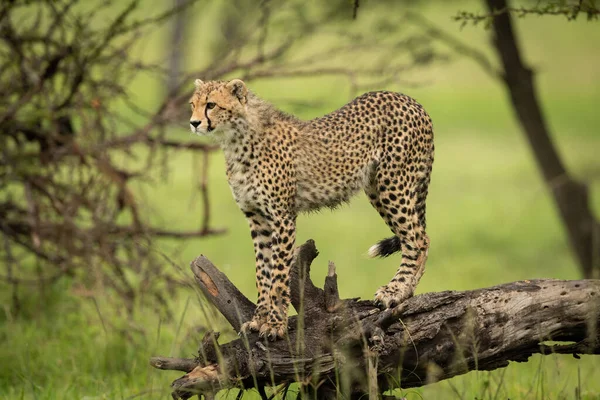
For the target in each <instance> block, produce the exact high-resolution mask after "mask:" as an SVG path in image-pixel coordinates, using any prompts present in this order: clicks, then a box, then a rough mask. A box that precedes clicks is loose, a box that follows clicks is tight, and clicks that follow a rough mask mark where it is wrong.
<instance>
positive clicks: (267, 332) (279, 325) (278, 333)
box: [258, 321, 287, 341]
mask: <svg viewBox="0 0 600 400" xmlns="http://www.w3.org/2000/svg"><path fill="white" fill-rule="evenodd" d="M286 333H287V321H285V322H283V321H281V322H279V321H278V322H266V323H264V324H262V326H261V327H260V330H259V332H258V335H259V336H260V337H261V338H265V337H266V338H267V339H269V340H271V341H274V340H277V339H281V338H283V337H284V336H285V334H286Z"/></svg>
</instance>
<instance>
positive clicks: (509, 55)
mask: <svg viewBox="0 0 600 400" xmlns="http://www.w3.org/2000/svg"><path fill="white" fill-rule="evenodd" d="M485 3H486V5H487V7H488V10H489V12H490V14H492V15H494V12H496V11H500V10H507V9H508V4H507V0H485ZM492 29H493V32H494V41H493V42H494V46H495V48H496V51H497V53H498V55H499V57H500V60H501V62H502V66H503V70H504V71H503V72H504V83H505V85H506V88H507V90H508V92H509V94H510V98H511V101H512V105H513V109H514V111H515V113H516V115H517V118H518V119H519V122H520V123H521V126H522V128H523V132H524V133H525V136H526V137H527V140H528V141H529V145H530V146H531V149H532V151H533V154H534V156H535V159H536V161H537V164H538V167H539V169H540V170H541V172H542V174H543V176H544V181H545V183H546V185H547V186H548V188H549V189H550V191H551V193H552V195H553V197H554V201H555V203H556V205H557V207H558V210H559V213H560V216H561V219H562V221H563V224H564V225H565V227H566V231H567V235H568V237H569V241H570V243H571V248H572V249H573V252H574V253H575V255H576V257H577V260H578V262H579V265H580V267H581V271H582V273H583V276H584V277H586V278H599V277H600V223H598V221H597V220H596V219H595V218H594V215H593V214H592V210H591V207H590V204H589V195H588V189H587V186H586V185H585V184H583V183H581V182H577V181H576V180H574V179H573V178H572V177H571V176H569V174H568V173H567V171H566V170H565V167H564V165H563V163H562V161H561V159H560V156H559V155H558V152H557V151H556V149H555V146H554V144H553V143H552V139H551V137H550V132H549V129H548V127H547V125H546V121H545V118H544V116H543V112H542V109H541V107H540V104H539V102H538V99H537V94H536V89H535V82H534V78H533V71H532V70H531V68H529V67H528V66H526V65H525V64H524V62H523V60H522V57H521V53H520V50H519V46H518V43H517V38H516V36H515V32H514V29H513V26H512V20H511V14H510V12H508V11H507V12H502V13H499V14H498V15H496V16H493V17H492Z"/></svg>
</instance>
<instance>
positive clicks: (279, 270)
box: [260, 213, 296, 340]
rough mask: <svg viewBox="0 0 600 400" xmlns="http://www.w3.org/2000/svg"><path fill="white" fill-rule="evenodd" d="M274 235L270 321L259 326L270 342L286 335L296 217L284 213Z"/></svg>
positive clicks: (280, 216) (278, 218) (277, 221)
mask: <svg viewBox="0 0 600 400" xmlns="http://www.w3.org/2000/svg"><path fill="white" fill-rule="evenodd" d="M272 230H273V233H272V236H271V248H272V255H271V260H272V262H271V267H272V268H271V287H270V292H269V314H268V316H267V322H266V323H264V324H263V325H262V326H261V327H260V336H266V337H268V338H269V339H271V340H275V339H277V338H282V337H284V336H285V334H286V332H287V327H288V317H287V313H288V307H289V304H290V278H289V271H290V266H291V264H292V259H293V257H294V251H293V250H294V243H295V241H296V218H295V216H293V215H290V214H287V213H284V214H282V215H281V214H280V215H277V216H276V217H275V218H274V219H273V222H272Z"/></svg>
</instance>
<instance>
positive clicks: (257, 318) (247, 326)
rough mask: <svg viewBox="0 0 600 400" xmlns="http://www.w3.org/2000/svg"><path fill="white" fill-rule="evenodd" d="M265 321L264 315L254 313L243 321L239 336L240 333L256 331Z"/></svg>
mask: <svg viewBox="0 0 600 400" xmlns="http://www.w3.org/2000/svg"><path fill="white" fill-rule="evenodd" d="M265 322H266V317H265V316H261V315H256V314H255V315H254V316H253V317H252V319H251V320H250V321H247V322H244V323H243V324H242V327H241V328H240V333H239V334H240V336H241V335H242V334H248V333H250V332H258V331H259V330H260V327H261V326H262V325H263V324H264V323H265Z"/></svg>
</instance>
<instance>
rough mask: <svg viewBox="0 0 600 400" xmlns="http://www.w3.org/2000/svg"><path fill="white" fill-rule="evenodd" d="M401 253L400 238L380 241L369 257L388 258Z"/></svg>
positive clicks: (395, 237)
mask: <svg viewBox="0 0 600 400" xmlns="http://www.w3.org/2000/svg"><path fill="white" fill-rule="evenodd" d="M398 251H400V239H398V236H394V237H391V238H387V239H383V240H380V241H379V243H377V244H376V245H373V246H371V248H370V249H369V257H387V256H390V255H392V254H394V253H396V252H398Z"/></svg>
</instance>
